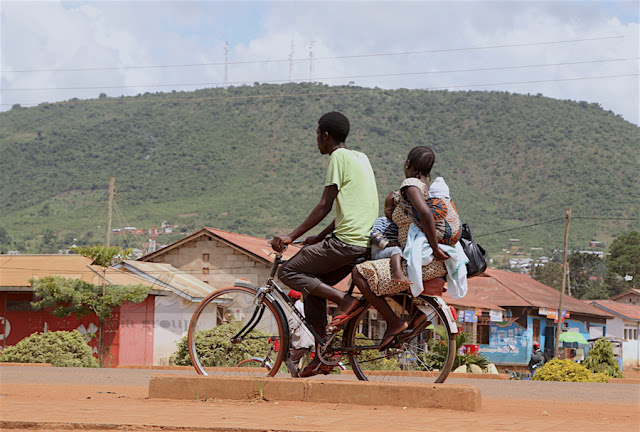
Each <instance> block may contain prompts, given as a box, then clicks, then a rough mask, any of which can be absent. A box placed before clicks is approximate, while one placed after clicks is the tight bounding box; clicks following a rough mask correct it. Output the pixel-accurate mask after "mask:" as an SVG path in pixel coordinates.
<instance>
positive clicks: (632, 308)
mask: <svg viewBox="0 0 640 432" xmlns="http://www.w3.org/2000/svg"><path fill="white" fill-rule="evenodd" d="M589 304H591V305H593V306H595V307H600V308H602V309H604V310H606V311H608V312H611V313H614V314H616V315H618V316H621V317H622V318H625V319H627V320H629V321H640V305H633V304H627V303H619V302H617V301H614V300H593V301H591V302H589Z"/></svg>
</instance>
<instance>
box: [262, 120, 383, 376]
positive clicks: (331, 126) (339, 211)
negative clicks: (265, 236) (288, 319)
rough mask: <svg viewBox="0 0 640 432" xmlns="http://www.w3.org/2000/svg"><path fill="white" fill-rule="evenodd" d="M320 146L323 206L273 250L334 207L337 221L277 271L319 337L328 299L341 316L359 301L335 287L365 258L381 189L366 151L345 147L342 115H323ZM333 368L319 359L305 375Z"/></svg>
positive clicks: (345, 125)
mask: <svg viewBox="0 0 640 432" xmlns="http://www.w3.org/2000/svg"><path fill="white" fill-rule="evenodd" d="M316 133H317V142H318V150H319V151H320V153H321V154H326V155H330V160H329V167H328V168H327V176H326V180H325V186H324V190H323V193H322V198H321V199H320V202H319V203H318V204H317V205H316V206H315V208H314V209H313V210H312V211H311V213H310V214H309V216H307V218H306V219H305V220H304V221H303V222H302V223H301V224H300V225H299V226H298V227H297V228H296V229H294V230H293V231H291V232H290V233H289V234H287V235H282V236H275V237H274V238H273V240H272V242H271V246H272V247H273V249H274V250H275V251H277V252H282V251H283V250H284V248H285V247H286V245H288V244H291V243H292V242H293V241H294V240H295V239H297V238H298V237H300V236H302V235H303V234H304V233H306V232H307V231H309V230H310V229H312V228H313V227H315V226H316V225H318V224H319V223H320V222H321V221H322V220H323V219H324V218H325V217H326V216H327V215H328V214H329V212H330V211H331V209H332V207H333V203H334V201H335V203H336V218H335V220H334V221H333V222H332V223H331V224H329V226H327V227H326V228H325V229H324V230H323V231H322V232H321V233H320V234H318V235H315V236H310V237H307V239H306V240H305V242H304V243H305V245H306V246H305V247H303V248H302V249H301V250H300V251H299V252H298V253H297V254H296V255H295V256H294V257H293V258H291V259H290V260H289V261H287V262H286V263H285V264H284V265H283V266H282V267H281V268H280V271H279V273H278V277H279V278H280V280H281V281H282V282H283V283H285V284H287V285H288V286H289V288H292V289H294V290H296V291H300V292H301V293H302V295H303V296H304V310H305V314H306V319H307V321H308V322H309V324H310V325H311V326H312V327H313V329H314V330H315V331H316V332H317V333H318V335H319V336H321V337H323V338H324V336H325V335H326V327H327V300H331V301H333V302H334V303H335V304H336V305H338V314H345V315H346V314H349V313H351V312H353V311H354V310H356V309H357V308H358V305H359V301H358V300H357V299H356V298H355V297H352V296H351V295H349V294H346V293H344V292H342V291H339V290H337V289H335V288H334V287H333V285H335V284H337V283H338V282H340V281H341V280H342V279H344V277H345V276H347V275H348V274H349V273H350V272H351V269H352V268H353V263H354V261H355V260H356V259H358V258H360V257H362V256H364V255H365V253H366V251H367V246H368V244H369V231H370V229H371V226H372V225H373V222H374V221H375V220H376V218H377V217H378V190H377V188H376V181H375V176H374V174H373V169H372V168H371V164H370V163H369V159H368V158H367V156H366V155H365V154H364V153H361V152H357V151H354V150H349V149H347V146H346V144H345V141H346V138H347V136H348V134H349V120H348V119H347V117H345V116H344V115H343V114H341V113H339V112H330V113H327V114H324V115H323V116H322V117H320V120H318V129H317V131H316ZM331 369H332V367H331V366H327V365H324V364H323V363H321V362H320V359H319V358H318V357H316V358H315V359H314V360H313V361H312V362H311V364H309V366H307V367H306V368H305V369H304V370H302V372H300V376H301V377H307V376H313V375H317V374H318V373H324V374H326V373H329V372H330V371H331Z"/></svg>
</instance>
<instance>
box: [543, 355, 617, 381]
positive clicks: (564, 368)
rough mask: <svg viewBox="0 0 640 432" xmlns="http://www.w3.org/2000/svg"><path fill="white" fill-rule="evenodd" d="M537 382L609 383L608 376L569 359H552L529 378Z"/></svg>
mask: <svg viewBox="0 0 640 432" xmlns="http://www.w3.org/2000/svg"><path fill="white" fill-rule="evenodd" d="M531 379H532V380H537V381H568V382H602V383H606V382H609V376H607V375H605V374H603V373H593V372H591V371H590V370H589V369H587V368H586V367H584V366H582V365H581V364H578V363H575V362H573V361H571V360H569V359H566V360H558V359H555V358H554V359H552V360H551V361H549V362H548V363H546V364H545V365H544V366H542V367H541V368H540V369H538V370H537V371H536V373H535V374H534V375H533V377H532V378H531Z"/></svg>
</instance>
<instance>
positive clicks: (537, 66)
mask: <svg viewBox="0 0 640 432" xmlns="http://www.w3.org/2000/svg"><path fill="white" fill-rule="evenodd" d="M638 59H640V57H637V58H628V59H608V60H585V61H576V62H565V63H543V64H535V65H520V66H500V67H489V68H473V69H449V70H439V71H426V72H398V73H386V74H373V75H346V76H332V77H319V78H315V79H314V80H313V81H322V80H340V79H344V80H346V79H354V78H384V77H397V76H412V75H435V74H444V73H462V72H488V71H498V70H514V69H531V68H540V67H557V66H575V65H583V64H594V63H611V62H621V61H629V60H638ZM310 80H311V79H309V80H306V79H304V78H299V79H297V78H294V79H292V78H289V79H270V80H268V81H269V82H272V83H278V82H292V81H297V82H304V81H310ZM256 81H258V82H260V81H262V80H255V79H254V80H248V81H230V82H229V81H227V80H226V78H225V81H224V82H200V83H172V84H137V85H120V86H104V85H103V86H89V87H41V88H10V89H2V90H0V91H3V92H10V91H50V90H105V89H118V88H144V87H187V86H221V85H238V84H248V83H253V82H256Z"/></svg>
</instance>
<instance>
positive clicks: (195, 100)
mask: <svg viewBox="0 0 640 432" xmlns="http://www.w3.org/2000/svg"><path fill="white" fill-rule="evenodd" d="M635 76H640V74H639V73H633V74H623V75H601V76H592V77H577V78H557V79H549V80H531V81H511V82H509V81H507V82H498V83H484V84H464V85H449V86H440V87H425V88H416V89H413V90H447V89H452V88H468V87H493V86H502V85H518V84H540V83H551V82H564V81H583V80H594V79H610V78H628V77H635ZM386 91H392V90H391V89H379V88H375V89H365V90H349V91H338V92H329V91H326V92H312V93H296V94H293V93H290V94H286V93H283V94H276V95H251V96H219V97H203V98H170V99H159V100H154V99H141V100H136V99H134V96H120V97H119V98H118V99H117V100H106V101H103V100H97V99H93V100H82V101H81V100H77V101H63V102H32V103H28V102H24V103H16V102H14V103H3V104H0V106H8V105H16V104H18V105H21V106H23V105H24V106H36V105H40V104H47V105H69V104H107V103H150V102H151V103H157V102H165V103H166V102H202V101H207V100H233V99H236V100H237V99H276V98H282V97H300V96H335V95H348V94H362V93H373V92H378V93H380V92H386ZM124 97H129V98H131V99H130V100H127V101H124V100H123V99H122V98H124ZM112 99H113V98H112Z"/></svg>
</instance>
